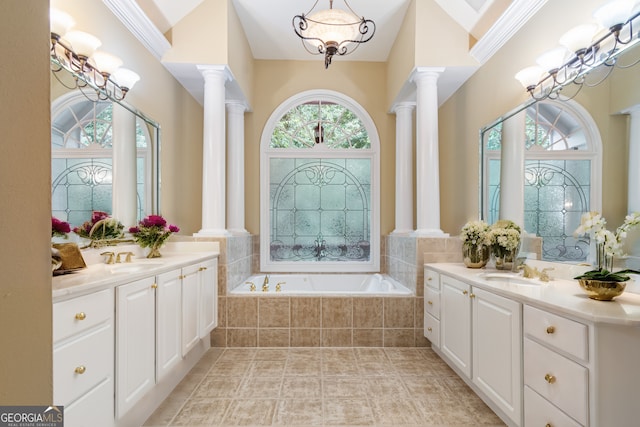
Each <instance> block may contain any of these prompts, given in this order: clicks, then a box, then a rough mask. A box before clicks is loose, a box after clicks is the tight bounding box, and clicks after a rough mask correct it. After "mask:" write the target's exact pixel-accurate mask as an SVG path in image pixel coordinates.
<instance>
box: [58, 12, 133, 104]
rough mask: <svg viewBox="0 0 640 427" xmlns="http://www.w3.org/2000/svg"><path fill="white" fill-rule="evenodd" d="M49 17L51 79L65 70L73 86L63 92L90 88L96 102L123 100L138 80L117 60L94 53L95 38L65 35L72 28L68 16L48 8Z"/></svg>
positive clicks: (96, 51) (85, 35)
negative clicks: (72, 79) (94, 94)
mask: <svg viewBox="0 0 640 427" xmlns="http://www.w3.org/2000/svg"><path fill="white" fill-rule="evenodd" d="M49 17H50V25H51V50H50V56H51V71H52V72H53V73H54V75H56V74H55V73H57V72H59V71H60V70H63V69H65V70H67V71H68V72H70V73H71V74H72V75H73V76H74V86H73V87H69V86H67V85H66V84H65V86H66V87H67V88H69V89H82V88H84V87H86V86H90V87H92V88H93V89H94V90H95V91H96V94H97V95H98V99H101V100H104V99H113V100H116V101H121V100H123V99H124V97H125V96H126V95H127V92H129V90H131V88H132V87H133V85H134V84H135V83H136V82H137V81H138V80H140V76H138V75H137V74H136V73H135V72H133V71H131V70H128V69H126V68H122V67H121V65H122V60H121V59H120V58H118V57H116V56H114V55H111V54H109V53H106V52H101V51H98V50H97V49H98V48H99V47H100V45H101V44H102V43H101V42H100V40H99V39H98V38H97V37H95V36H93V35H91V34H89V33H85V32H83V31H75V30H74V31H69V30H70V29H71V28H72V27H73V25H74V24H75V22H74V20H73V18H72V17H71V16H70V15H69V14H67V13H65V12H63V11H61V10H58V9H53V8H52V9H51V10H50V15H49ZM56 77H57V76H56ZM58 80H59V81H60V79H59V78H58ZM61 83H62V81H61ZM63 84H64V83H63Z"/></svg>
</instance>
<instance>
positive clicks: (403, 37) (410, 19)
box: [372, 0, 416, 106]
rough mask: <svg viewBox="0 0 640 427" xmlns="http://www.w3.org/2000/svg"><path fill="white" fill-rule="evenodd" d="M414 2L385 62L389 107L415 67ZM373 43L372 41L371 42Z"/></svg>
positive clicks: (408, 9)
mask: <svg viewBox="0 0 640 427" xmlns="http://www.w3.org/2000/svg"><path fill="white" fill-rule="evenodd" d="M415 34H416V0H413V1H412V2H411V4H409V7H408V8H407V12H406V14H405V16H404V21H402V27H400V31H399V32H398V36H397V37H396V41H395V42H394V43H393V48H392V49H391V52H389V58H388V60H387V98H388V99H387V104H388V105H389V106H391V105H392V104H393V102H394V101H395V99H396V96H397V95H398V92H400V89H402V86H403V85H404V83H405V81H406V80H407V79H408V78H409V75H410V74H411V71H412V70H413V68H414V67H415V45H416V40H415ZM372 42H373V41H372Z"/></svg>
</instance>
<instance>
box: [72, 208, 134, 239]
mask: <svg viewBox="0 0 640 427" xmlns="http://www.w3.org/2000/svg"><path fill="white" fill-rule="evenodd" d="M123 230H124V225H122V224H121V223H120V222H119V221H118V220H117V219H115V218H111V217H110V216H109V214H108V213H106V212H102V211H93V213H92V214H91V220H90V221H85V222H84V223H83V224H82V225H81V226H80V227H75V228H74V229H73V232H74V233H76V234H77V235H78V236H80V237H84V238H85V239H92V240H108V239H120V238H122V237H123V236H124V233H123Z"/></svg>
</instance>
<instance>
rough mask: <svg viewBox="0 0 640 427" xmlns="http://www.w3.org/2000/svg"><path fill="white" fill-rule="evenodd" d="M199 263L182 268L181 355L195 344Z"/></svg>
mask: <svg viewBox="0 0 640 427" xmlns="http://www.w3.org/2000/svg"><path fill="white" fill-rule="evenodd" d="M199 268H200V266H199V265H193V266H189V267H185V268H183V269H182V356H183V357H184V356H186V355H187V353H189V351H190V350H191V349H192V348H193V347H194V346H195V345H196V343H197V342H198V340H199V339H200V335H199V334H198V311H199V304H198V287H199V284H198V282H199V280H198V279H199V276H198V273H199V271H198V270H199Z"/></svg>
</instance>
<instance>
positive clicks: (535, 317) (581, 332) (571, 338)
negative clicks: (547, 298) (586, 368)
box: [524, 305, 589, 361]
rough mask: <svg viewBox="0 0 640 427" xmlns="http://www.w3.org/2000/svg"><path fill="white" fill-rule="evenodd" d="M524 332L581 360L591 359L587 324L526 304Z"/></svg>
mask: <svg viewBox="0 0 640 427" xmlns="http://www.w3.org/2000/svg"><path fill="white" fill-rule="evenodd" d="M524 333H525V334H526V335H529V336H531V337H534V338H536V339H537V340H539V341H541V342H543V343H545V344H547V345H549V346H551V347H554V348H556V349H558V350H560V351H562V352H565V353H567V354H569V355H571V356H574V357H577V358H578V359H580V360H584V361H588V360H589V345H588V333H589V328H588V326H587V325H584V324H582V323H579V322H575V321H573V320H569V319H567V318H564V317H561V316H558V315H555V314H551V313H547V312H546V311H543V310H539V309H537V308H533V307H530V306H527V305H525V307H524Z"/></svg>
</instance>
